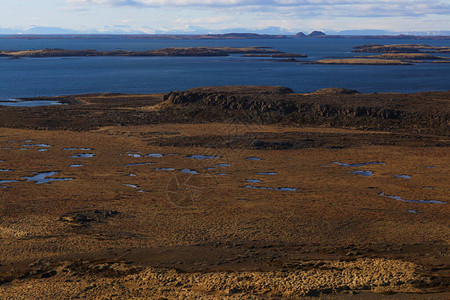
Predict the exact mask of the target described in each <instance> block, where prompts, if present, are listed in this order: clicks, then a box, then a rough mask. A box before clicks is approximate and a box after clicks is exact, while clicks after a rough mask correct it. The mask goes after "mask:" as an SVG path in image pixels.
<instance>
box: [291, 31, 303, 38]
mask: <svg viewBox="0 0 450 300" xmlns="http://www.w3.org/2000/svg"><path fill="white" fill-rule="evenodd" d="M305 37H306V34H304V33H303V32H301V31H300V32H299V33H297V34H296V35H294V38H305Z"/></svg>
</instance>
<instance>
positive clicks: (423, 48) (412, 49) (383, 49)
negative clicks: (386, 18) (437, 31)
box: [353, 44, 450, 53]
mask: <svg viewBox="0 0 450 300" xmlns="http://www.w3.org/2000/svg"><path fill="white" fill-rule="evenodd" d="M353 49H354V50H353V52H363V53H450V47H433V46H430V45H425V44H398V45H380V44H368V45H361V46H356V47H353Z"/></svg>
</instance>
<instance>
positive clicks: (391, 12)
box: [66, 0, 450, 17]
mask: <svg viewBox="0 0 450 300" xmlns="http://www.w3.org/2000/svg"><path fill="white" fill-rule="evenodd" d="M449 2H450V1H448V0H399V1H392V0H367V1H362V0H358V1H350V0H66V3H67V4H68V5H69V6H70V7H83V8H87V7H92V6H95V5H108V6H131V7H141V8H142V7H155V8H156V7H158V8H169V9H171V8H196V9H215V8H232V9H240V10H248V11H250V10H251V12H252V13H258V12H264V11H266V10H269V11H271V12H272V13H273V14H277V13H281V14H282V13H286V11H288V12H289V13H291V14H292V13H295V15H297V16H302V17H313V16H327V17H364V16H368V17H392V16H424V15H430V14H436V15H450V3H449Z"/></svg>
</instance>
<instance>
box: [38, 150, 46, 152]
mask: <svg viewBox="0 0 450 300" xmlns="http://www.w3.org/2000/svg"><path fill="white" fill-rule="evenodd" d="M38 151H39V152H44V151H48V149H39V150H38Z"/></svg>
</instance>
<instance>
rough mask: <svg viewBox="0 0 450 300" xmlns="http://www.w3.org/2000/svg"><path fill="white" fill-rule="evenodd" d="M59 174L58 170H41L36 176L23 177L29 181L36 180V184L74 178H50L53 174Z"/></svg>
mask: <svg viewBox="0 0 450 300" xmlns="http://www.w3.org/2000/svg"><path fill="white" fill-rule="evenodd" d="M56 174H58V172H54V171H53V172H41V173H37V174H36V175H34V176H29V177H22V178H23V179H26V180H27V181H35V183H36V184H44V183H50V182H53V181H67V180H74V179H73V178H48V177H51V176H54V175H56Z"/></svg>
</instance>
